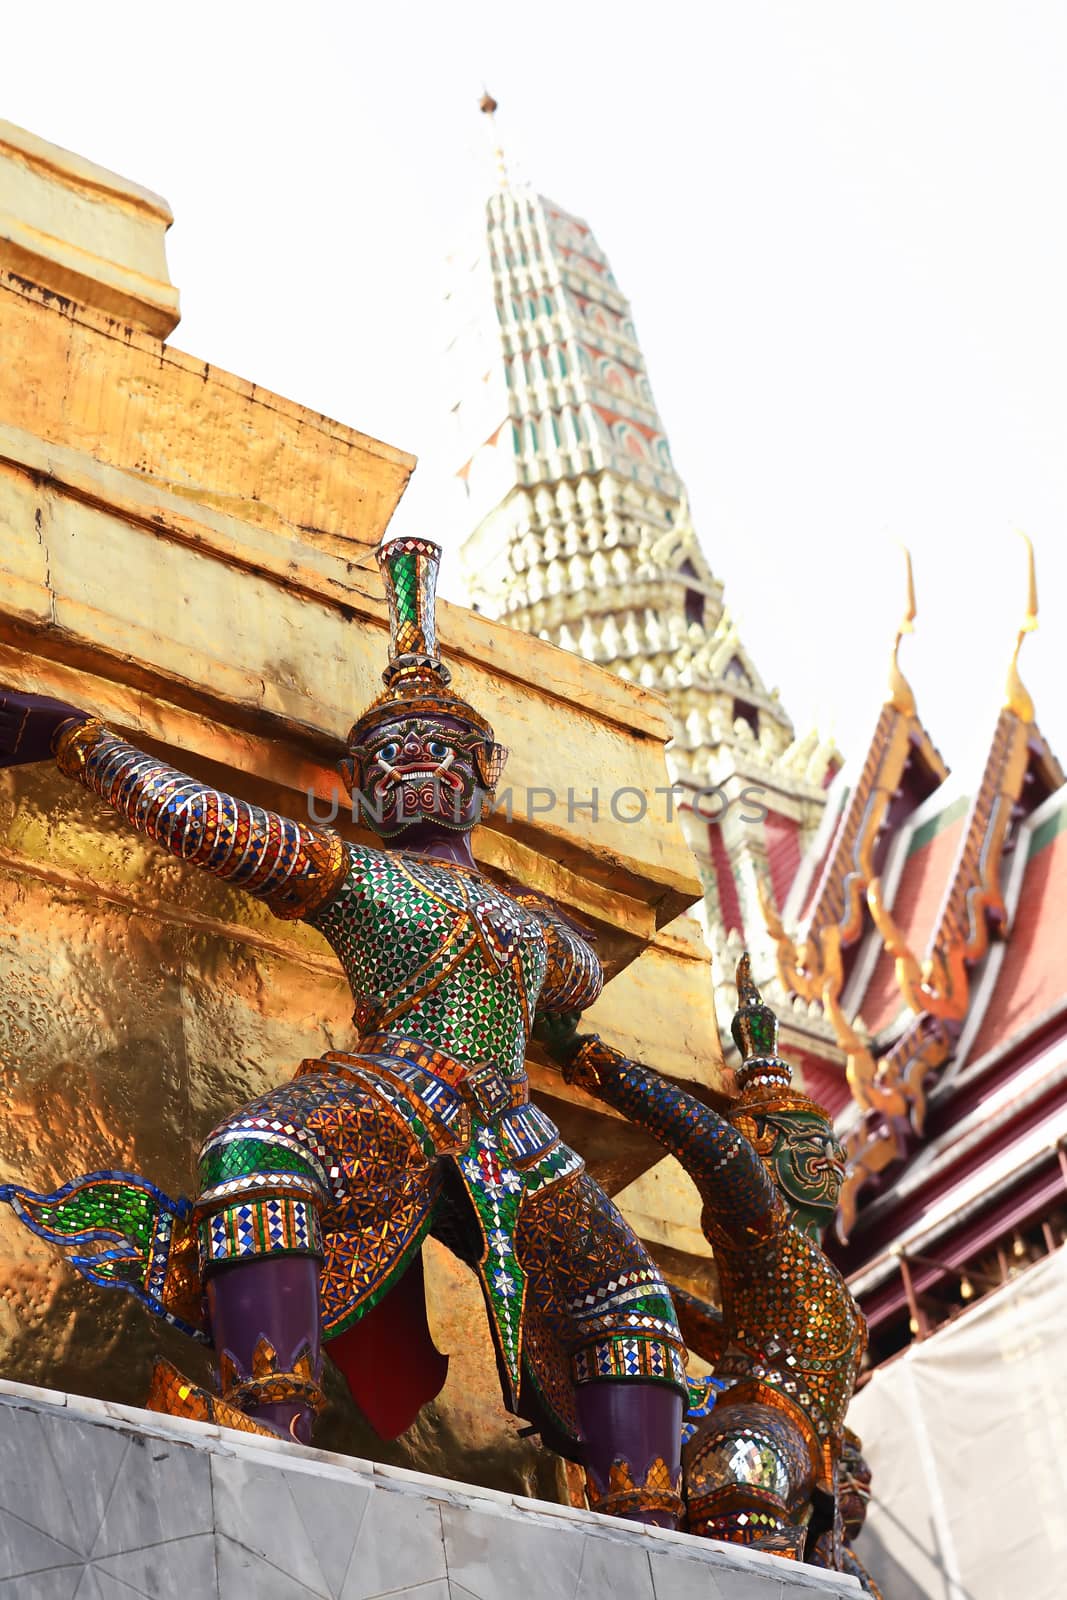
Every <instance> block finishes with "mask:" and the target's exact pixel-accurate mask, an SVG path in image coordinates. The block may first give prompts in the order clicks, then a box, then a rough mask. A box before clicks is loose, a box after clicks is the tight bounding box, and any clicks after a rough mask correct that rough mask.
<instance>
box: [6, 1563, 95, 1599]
mask: <svg viewBox="0 0 1067 1600" xmlns="http://www.w3.org/2000/svg"><path fill="white" fill-rule="evenodd" d="M84 1570H85V1569H84V1567H83V1566H82V1564H81V1562H80V1561H79V1562H78V1565H77V1566H76V1567H49V1568H47V1569H46V1570H45V1571H43V1572H31V1573H23V1574H22V1576H21V1577H18V1578H5V1579H3V1580H2V1581H0V1600H74V1592H75V1590H76V1589H77V1587H78V1584H79V1583H80V1582H81V1578H82V1573H83V1572H84Z"/></svg>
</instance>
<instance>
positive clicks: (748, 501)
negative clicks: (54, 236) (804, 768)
mask: <svg viewBox="0 0 1067 1600" xmlns="http://www.w3.org/2000/svg"><path fill="white" fill-rule="evenodd" d="M0 39H2V54H0V82H2V86H3V93H2V96H0V116H4V117H7V118H8V119H9V120H11V121H13V122H16V123H19V124H21V125H22V126H24V127H27V128H30V129H32V130H33V131H34V132H35V133H38V134H40V135H42V136H43V137H45V138H48V139H52V140H54V141H55V142H56V143H59V144H62V145H66V146H68V147H69V148H71V149H74V150H77V151H78V152H79V153H80V154H82V155H84V156H87V157H89V158H90V159H92V160H95V161H98V162H101V163H102V164H104V165H105V166H109V167H112V168H114V169H115V170H116V171H118V172H120V173H122V174H123V175H125V176H127V177H130V178H134V179H136V180H138V181H139V182H142V183H145V184H147V185H148V186H149V187H151V188H154V189H156V190H158V191H159V192H160V193H162V194H164V195H165V196H166V197H167V199H168V200H169V201H170V203H171V205H172V207H173V209H174V212H175V216H176V219H177V220H176V223H175V226H174V228H173V230H172V231H171V234H170V237H169V246H168V250H169V259H170V265H171V275H172V277H173V279H174V281H175V282H176V283H177V284H178V285H179V287H180V288H181V290H182V297H183V307H184V315H183V319H182V323H181V325H180V327H179V329H178V330H177V333H176V334H175V336H174V342H175V343H176V344H178V345H179V346H180V347H181V348H183V349H185V350H188V351H190V352H192V353H193V354H195V355H196V356H198V357H202V358H204V359H206V360H209V361H211V362H213V363H215V364H217V365H219V366H222V367H226V368H229V369H230V370H232V371H235V372H237V373H240V374H241V375H242V376H244V377H247V378H251V379H254V380H255V381H256V382H258V383H262V384H264V385H266V386H267V387H269V388H272V389H275V390H277V391H279V392H280V393H282V394H285V395H288V396H291V397H292V398H293V399H295V400H298V401H300V402H302V403H304V404H306V405H309V406H312V407H313V408H315V409H317V410H321V411H324V412H327V413H328V414H330V415H333V416H335V417H337V418H339V419H340V420H341V421H343V422H346V423H349V424H351V425H353V426H355V427H358V428H361V429H363V430H365V431H366V432H368V433H372V434H375V435H377V436H378V437H380V438H384V439H387V440H388V441H389V442H390V443H392V444H396V445H399V446H401V447H403V448H405V449H409V450H412V451H414V452H415V453H417V454H418V455H419V456H420V457H421V466H420V468H419V469H418V471H417V473H416V477H415V480H414V482H413V485H412V488H411V489H410V490H409V492H408V495H407V496H406V497H405V501H404V502H403V503H402V506H401V510H400V512H399V513H398V517H397V520H396V522H395V523H394V530H401V529H403V530H407V531H416V530H418V531H421V532H424V533H426V534H428V535H429V536H431V537H434V536H438V537H440V536H441V535H442V533H444V534H445V535H446V536H447V534H448V532H449V530H450V529H451V528H452V527H453V523H454V516H453V513H454V505H453V502H452V500H451V495H452V491H451V489H450V487H449V480H448V473H449V468H450V467H451V466H452V465H454V463H452V462H450V461H448V460H447V459H446V455H445V450H444V445H445V444H446V443H450V437H449V418H448V415H447V405H448V397H447V396H446V395H445V394H444V393H443V392H442V386H441V350H440V346H441V327H440V300H441V293H442V288H443V284H444V278H445V274H444V256H445V254H446V252H447V251H448V250H449V249H450V248H451V247H452V246H453V245H454V244H455V242H456V240H457V239H458V238H460V237H462V234H463V229H464V225H465V224H466V223H467V222H468V220H469V219H473V218H476V217H477V215H478V208H479V206H480V204H481V202H482V200H483V199H484V196H485V194H486V192H487V189H488V186H489V184H490V183H491V168H490V163H489V159H488V155H487V151H486V146H485V134H484V128H483V127H482V119H481V118H479V116H478V115H477V111H476V102H477V98H478V95H479V94H480V91H481V87H482V83H483V81H484V82H485V83H486V84H488V85H489V87H490V88H491V89H492V91H493V93H494V95H495V96H496V97H497V99H498V100H499V101H500V102H501V107H502V111H501V118H500V121H501V124H502V132H503V135H504V138H505V142H506V144H507V147H508V150H509V153H510V155H511V158H512V163H513V166H516V167H518V168H519V170H520V171H521V173H522V175H523V176H524V177H526V178H528V179H529V180H530V181H531V182H532V183H534V184H535V186H536V187H537V188H538V189H540V190H541V191H542V192H543V193H545V194H547V195H549V196H551V197H552V198H553V199H555V200H557V201H558V202H559V203H560V204H561V205H563V206H565V207H566V208H568V209H569V210H572V211H575V212H576V213H578V214H579V215H581V216H585V217H586V218H587V219H588V220H589V221H590V223H591V224H592V226H593V229H594V231H595V233H596V235H597V238H598V240H599V242H600V244H601V245H602V247H603V248H604V249H605V250H606V252H607V254H608V256H609V258H610V260H611V262H612V265H613V268H614V270H615V274H616V277H617V279H618V281H619V284H620V287H621V288H622V290H623V292H624V293H625V294H627V295H628V296H629V297H630V299H631V300H632V302H633V306H634V312H635V320H636V323H637V329H638V333H639V335H640V337H641V339H642V343H643V347H644V351H645V356H646V359H647V362H648V367H649V372H650V376H651V379H652V384H653V388H654V391H655V394H656V398H657V402H658V405H659V409H660V412H661V414H662V417H663V420H664V423H665V425H666V429H667V432H668V434H669V436H670V439H671V443H672V449H673V452H674V457H675V461H676V464H677V466H678V469H679V471H680V472H681V474H682V476H683V478H684V479H685V480H686V482H687V484H688V487H689V491H690V498H691V502H692V507H693V513H694V518H695V521H696V525H697V529H698V532H699V534H700V537H701V540H702V542H703V544H704V548H705V550H706V552H707V554H708V557H709V559H710V561H711V563H712V566H713V567H714V569H715V570H716V572H717V573H718V574H719V575H720V576H721V577H722V578H723V579H724V580H725V582H726V586H727V600H728V603H729V604H730V605H731V606H732V608H733V610H734V612H735V614H737V615H738V616H739V618H740V620H741V623H742V627H743V633H744V637H745V639H746V642H747V644H748V647H749V649H750V651H751V653H752V655H753V657H754V659H755V661H756V663H757V665H758V666H759V668H760V670H761V671H762V673H763V675H764V677H765V679H766V680H767V681H768V683H769V684H777V685H778V686H779V688H780V690H781V694H782V699H783V702H784V703H785V705H786V707H787V708H788V709H789V711H790V712H791V714H792V716H793V718H794V720H795V722H796V723H797V726H798V729H799V730H801V731H803V729H804V728H805V727H806V726H808V725H809V724H810V723H811V722H813V721H816V720H817V721H818V722H819V723H820V724H821V726H822V727H823V728H824V729H825V728H830V729H831V731H833V732H834V733H835V734H836V737H837V739H838V741H839V743H840V744H841V745H842V747H843V748H844V749H845V750H846V752H848V753H854V752H855V751H856V749H857V746H862V744H863V743H864V742H865V740H866V738H867V737H868V735H869V732H870V730H871V728H872V726H873V722H874V718H875V716H876V714H877V708H878V705H879V703H880V701H881V698H882V694H883V685H884V680H885V667H886V662H887V657H888V650H889V645H890V642H891V639H892V635H893V631H894V628H895V624H896V620H897V618H898V616H899V614H900V611H901V609H902V604H903V593H904V590H903V558H902V557H901V555H900V552H899V550H898V549H897V548H896V542H897V541H900V542H905V543H907V544H909V545H910V546H911V548H912V551H913V554H914V559H915V568H916V580H917V587H918V600H919V620H918V631H917V634H916V636H915V638H914V639H911V640H908V641H906V643H905V646H904V652H905V653H904V655H903V662H904V665H905V668H906V671H907V673H908V675H909V677H910V678H911V681H912V683H913V685H914V686H915V689H916V692H917V695H918V699H919V706H920V711H921V712H922V713H923V715H924V716H925V719H926V722H927V726H928V727H929V728H930V731H931V733H932V735H933V737H934V739H935V742H937V743H938V744H939V745H940V747H941V749H942V751H943V753H944V754H945V756H946V758H947V759H948V760H949V762H950V764H951V765H953V766H954V767H955V768H956V772H957V776H958V777H959V778H969V777H970V776H971V771H972V769H973V764H975V763H977V762H979V761H980V759H981V757H982V755H983V754H984V749H985V746H986V744H987V742H988V737H989V734H990V732H991V730H992V722H993V717H994V715H995V711H996V707H997V705H998V703H999V694H1000V685H1001V683H1002V681H1003V676H1004V669H1005V667H1006V665H1007V660H1008V656H1009V653H1010V648H1011V644H1012V642H1013V639H1014V633H1015V629H1016V628H1017V626H1018V623H1019V621H1020V620H1021V616H1022V611H1023V603H1024V597H1025V568H1024V559H1023V547H1022V542H1021V540H1019V539H1018V538H1017V537H1016V536H1015V534H1014V531H1013V530H1014V529H1016V528H1025V529H1026V531H1027V532H1028V533H1029V534H1030V535H1031V536H1032V538H1033V540H1034V543H1035V546H1036V549H1037V558H1038V579H1039V585H1040V593H1041V599H1042V612H1041V615H1042V626H1041V630H1040V631H1039V632H1038V633H1037V634H1036V635H1034V636H1033V637H1032V638H1031V639H1029V640H1028V641H1027V643H1026V646H1025V650H1024V656H1023V663H1024V677H1025V680H1026V682H1027V683H1028V685H1029V687H1030V688H1031V691H1032V692H1033V694H1034V697H1035V700H1036V702H1037V707H1038V716H1039V719H1040V721H1041V723H1042V725H1043V727H1044V728H1045V731H1046V732H1047V733H1048V735H1049V737H1050V738H1051V740H1052V742H1053V744H1054V746H1055V747H1056V748H1057V749H1058V750H1059V753H1060V754H1061V757H1063V758H1064V759H1067V708H1065V706H1064V697H1063V684H1064V680H1065V676H1067V674H1065V670H1064V669H1065V665H1067V651H1065V649H1064V645H1063V640H1064V637H1065V634H1067V459H1065V455H1064V440H1065V437H1067V211H1065V206H1064V168H1065V165H1067V94H1065V92H1064V84H1065V82H1067V13H1065V11H1064V7H1063V5H1062V3H1061V0H1049V3H1047V4H1039V3H1033V0H1004V3H989V0H919V3H915V0H894V3H881V0H840V3H839V0H805V3H804V4H798V3H796V0H793V3H789V0H778V3H775V0H732V3H729V4H728V3H725V0H703V3H702V4H696V3H692V4H686V5H682V4H678V3H676V0H658V3H657V4H654V5H648V4H647V3H645V4H635V3H633V0H625V3H623V0H616V3H614V4H610V5H608V4H595V5H594V4H582V3H579V0H570V3H569V4H560V3H558V0H536V3H531V4H525V5H515V4H504V3H501V0H497V3H495V4H488V5H481V4H476V3H473V0H450V3H448V4H441V3H439V0H437V3H431V0H426V3H417V4H399V3H395V0H394V3H393V4H392V5H388V4H386V5H382V4H378V5H375V6H374V7H371V6H368V5H365V4H362V3H348V4H342V3H339V0H338V3H334V4H325V3H315V0H303V4H301V5H292V4H286V5H284V6H283V5H280V4H276V3H274V0H270V3H267V0H258V3H255V4H253V3H248V0H215V3H214V4H212V5H207V4H204V3H203V0H183V3H182V4H181V5H177V6H153V5H151V4H146V3H145V0H140V3H138V4H127V3H125V0H95V3H93V4H89V5H85V4H73V3H71V0H53V3H52V4H51V5H50V6H49V7H48V10H47V15H46V16H45V15H44V14H42V13H40V12H38V11H35V10H34V9H33V8H30V7H20V8H17V9H16V8H13V7H12V8H7V9H6V11H5V14H4V17H3V22H2V32H0ZM0 359H2V353H0ZM450 505H451V506H452V507H453V509H452V510H451V511H450V510H449V509H447V508H448V507H449V506H450Z"/></svg>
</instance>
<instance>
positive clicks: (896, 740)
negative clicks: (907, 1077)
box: [764, 550, 947, 1049]
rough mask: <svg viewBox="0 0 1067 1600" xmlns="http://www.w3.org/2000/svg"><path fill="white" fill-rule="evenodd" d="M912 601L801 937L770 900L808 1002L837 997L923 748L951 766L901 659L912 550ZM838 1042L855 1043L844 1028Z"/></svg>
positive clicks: (790, 972)
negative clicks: (910, 766) (890, 829)
mask: <svg viewBox="0 0 1067 1600" xmlns="http://www.w3.org/2000/svg"><path fill="white" fill-rule="evenodd" d="M905 558H906V570H907V603H906V606H905V611H904V616H903V618H902V620H901V622H900V624H899V626H898V628H897V633H896V638H895V640H894V642H893V652H892V656H891V662H890V693H889V695H888V697H887V699H886V700H885V702H884V704H883V705H882V708H881V710H880V712H879V715H878V721H877V723H876V725H875V730H874V735H873V737H872V739H871V742H870V744H869V746H868V748H867V754H866V757H865V758H864V762H863V765H862V767H861V769H860V773H859V777H858V778H857V780H856V782H855V783H854V784H853V786H852V788H851V790H850V792H849V796H848V800H847V802H846V804H845V808H844V811H843V812H842V814H841V817H840V818H839V820H838V824H837V828H836V830H835V834H834V838H833V840H832V843H831V846H830V850H829V853H828V855H827V858H826V861H825V864H824V866H823V869H822V872H821V873H820V875H819V878H818V880H817V882H816V884H815V888H814V891H813V893H812V895H811V898H810V901H809V903H808V905H807V907H806V909H805V911H804V913H803V915H802V918H801V922H800V926H799V929H798V931H797V934H796V937H795V938H791V937H790V936H789V934H788V933H787V932H786V930H785V928H784V926H783V924H782V922H781V919H780V917H778V916H777V914H774V915H771V914H770V912H769V907H768V906H767V905H766V904H765V905H764V920H765V924H766V926H767V931H768V933H769V934H770V935H771V937H772V938H773V939H774V941H775V945H776V949H777V961H778V972H779V977H780V978H781V981H782V984H783V985H784V986H785V987H786V988H790V989H793V990H794V991H795V992H796V993H798V994H800V995H802V996H804V998H806V999H808V1000H817V1001H819V1002H821V1003H822V1004H823V1005H825V1004H826V996H827V992H828V991H829V993H830V995H831V998H832V999H833V1000H835V1001H836V1000H837V998H838V996H839V995H840V992H841V986H842V983H843V979H844V970H843V967H842V964H841V953H842V951H843V950H845V949H847V948H848V947H849V946H850V945H852V944H853V943H855V941H856V940H857V939H858V938H859V936H860V934H861V932H862V931H863V927H864V911H865V908H866V907H867V895H868V889H869V886H870V884H871V881H872V879H873V878H874V850H875V846H876V844H877V841H878V836H879V833H880V831H881V828H882V825H883V823H884V822H885V819H886V815H887V813H888V810H889V805H890V802H891V800H892V798H893V795H894V794H895V793H896V791H897V789H898V788H899V786H900V782H901V779H902V777H903V775H904V770H905V767H906V766H907V763H908V760H909V757H910V756H911V755H912V754H913V752H914V750H915V748H916V746H917V747H918V750H919V753H920V754H921V756H922V757H923V759H924V761H925V763H926V765H927V766H928V767H929V768H930V770H931V773H932V775H933V777H934V778H935V779H936V780H937V781H938V782H941V781H943V780H944V778H945V777H946V776H947V768H946V767H945V765H944V763H943V761H942V760H941V757H940V755H939V754H938V752H937V750H936V749H935V748H934V745H933V743H932V742H931V740H930V738H929V735H928V734H927V733H926V730H925V728H924V727H923V725H922V723H921V722H920V720H919V716H918V711H917V708H916V704H915V697H914V694H913V692H912V689H911V686H910V684H909V683H908V682H907V680H906V679H905V677H904V675H903V673H902V672H901V671H900V667H899V664H898V661H897V653H898V651H899V648H900V643H901V640H902V639H903V637H904V635H905V634H906V633H912V632H914V624H915V617H916V605H915V582H914V575H913V571H912V563H911V555H910V553H909V552H908V551H907V550H905ZM839 1043H840V1044H841V1046H842V1048H843V1049H848V1048H849V1040H848V1038H847V1036H846V1034H845V1032H844V1030H842V1031H841V1034H840V1038H839Z"/></svg>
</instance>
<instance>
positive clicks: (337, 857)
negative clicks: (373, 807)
mask: <svg viewBox="0 0 1067 1600" xmlns="http://www.w3.org/2000/svg"><path fill="white" fill-rule="evenodd" d="M49 756H54V758H55V761H56V765H57V766H58V767H59V770H60V771H61V772H62V773H64V774H65V775H66V776H67V777H68V778H75V779H76V780H77V781H78V782H79V783H81V784H84V786H85V787H86V788H87V789H91V790H92V791H93V793H94V794H98V795H99V796H100V797H101V799H103V800H106V801H107V803H108V804H109V805H111V806H113V807H114V808H115V810H116V811H118V812H119V813H120V814H121V815H122V816H124V817H125V818H126V820H127V821H128V822H129V823H130V824H131V825H132V826H133V827H134V828H136V829H137V831H138V833H143V834H147V836H148V837H149V838H150V839H154V840H155V842H156V843H157V844H158V845H161V846H162V847H163V849H164V850H168V851H169V852H170V853H171V855H175V856H179V857H180V858H181V859H182V860H183V861H188V862H189V863H190V864H191V865H192V866H197V867H202V868H203V869H204V870H205V871H206V872H211V873H213V874H214V875H215V877H218V878H223V879H225V880H226V881H227V882H228V883H232V884H233V885H234V886H235V887H237V888H240V889H245V890H247V891H248V893H249V894H254V895H256V896H257V897H258V898H259V899H261V900H265V901H266V902H267V904H268V905H269V906H270V908H271V910H272V911H274V912H275V914H276V915H277V916H280V917H288V918H293V917H303V916H308V915H310V914H311V913H312V912H313V911H315V910H317V909H318V907H319V906H320V905H322V903H323V902H324V901H325V900H327V899H328V898H329V896H330V895H331V894H332V893H333V891H334V890H335V889H336V888H337V887H338V885H339V884H340V883H341V881H342V880H343V878H344V875H345V871H346V868H347V859H346V853H345V848H344V845H343V844H342V841H341V840H340V838H339V837H338V836H337V835H336V834H334V833H331V832H329V831H328V830H327V829H324V828H314V827H311V826H308V825H306V824H304V823H300V822H294V821H292V820H291V819H290V818H289V817H283V816H279V815H278V814H277V813H276V812H273V811H265V810H263V808H262V807H260V806H254V805H249V804H248V802H247V801H245V800H238V799H236V798H235V797H234V796H233V795H230V794H225V793H223V792H222V791H221V790H218V789H213V788H211V787H210V786H209V785H207V784H204V783H201V782H199V780H198V779H196V778H190V777H187V776H186V774H185V773H182V772H179V771H178V770H177V769H176V768H174V767H170V766H168V765H167V764H166V763H165V762H163V761H160V760H158V759H157V758H156V757H155V756H151V755H146V754H145V753H144V752H143V751H141V750H138V749H137V747H136V746H135V745H132V744H128V743H127V742H126V740H124V739H119V738H117V737H116V736H115V735H114V734H113V733H111V732H110V731H109V730H108V729H107V728H106V727H105V726H104V725H103V723H102V722H100V721H98V720H97V719H96V718H95V717H87V716H85V714H84V713H83V712H79V711H77V710H76V709H75V708H74V707H73V706H69V705H66V704H65V703H64V702H63V701H60V700H47V699H45V698H43V697H42V696H39V695H29V694H16V693H14V692H12V691H4V692H2V693H0V765H3V766H21V765H24V764H27V763H29V762H35V761H44V760H47V759H48V758H49Z"/></svg>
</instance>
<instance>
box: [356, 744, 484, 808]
mask: <svg viewBox="0 0 1067 1600" xmlns="http://www.w3.org/2000/svg"><path fill="white" fill-rule="evenodd" d="M453 754H454V753H453V752H452V751H451V750H450V751H449V752H448V755H447V756H446V757H445V759H444V760H443V761H439V762H438V763H437V765H436V766H433V767H428V766H426V765H425V763H422V764H419V765H416V764H415V763H410V764H408V765H397V766H393V765H392V764H391V763H389V762H386V761H383V760H382V758H381V756H379V757H378V765H379V766H381V767H384V768H385V771H384V772H383V774H382V776H381V777H380V778H379V779H378V780H377V782H376V783H375V785H374V793H375V797H376V798H377V799H378V800H385V799H386V798H387V797H388V794H389V791H390V790H391V789H393V788H394V787H397V788H399V789H400V790H401V792H402V793H403V792H405V791H407V792H408V794H410V792H411V791H416V792H417V793H418V794H419V795H420V796H421V797H423V799H424V800H430V798H431V796H432V795H433V794H434V793H438V792H439V791H440V789H441V787H442V786H447V788H449V789H451V790H452V791H453V793H455V794H458V793H460V792H461V791H462V789H463V779H462V778H461V777H460V776H459V774H458V773H456V772H451V771H449V768H450V767H451V764H452V761H453Z"/></svg>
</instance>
